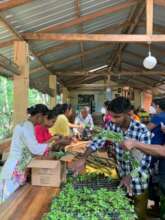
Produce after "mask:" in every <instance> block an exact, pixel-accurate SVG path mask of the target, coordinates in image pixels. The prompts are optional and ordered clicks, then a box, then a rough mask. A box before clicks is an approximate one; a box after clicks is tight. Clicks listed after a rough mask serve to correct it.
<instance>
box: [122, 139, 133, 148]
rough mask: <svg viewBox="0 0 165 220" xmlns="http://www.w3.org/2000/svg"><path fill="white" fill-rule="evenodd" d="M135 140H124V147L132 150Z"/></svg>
mask: <svg viewBox="0 0 165 220" xmlns="http://www.w3.org/2000/svg"><path fill="white" fill-rule="evenodd" d="M135 143H136V141H135V140H132V139H127V140H124V141H123V142H122V147H123V148H124V149H126V150H132V149H133V148H134V147H135Z"/></svg>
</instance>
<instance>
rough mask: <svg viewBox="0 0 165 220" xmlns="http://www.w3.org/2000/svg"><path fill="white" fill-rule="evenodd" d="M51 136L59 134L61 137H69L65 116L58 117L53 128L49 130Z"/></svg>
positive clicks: (67, 122)
mask: <svg viewBox="0 0 165 220" xmlns="http://www.w3.org/2000/svg"><path fill="white" fill-rule="evenodd" d="M49 131H50V133H51V134H52V135H55V134H59V135H63V136H70V128H69V121H68V119H67V117H66V116H65V115H63V114H62V115H59V116H58V117H57V119H56V122H55V123H54V125H53V127H51V128H50V129H49Z"/></svg>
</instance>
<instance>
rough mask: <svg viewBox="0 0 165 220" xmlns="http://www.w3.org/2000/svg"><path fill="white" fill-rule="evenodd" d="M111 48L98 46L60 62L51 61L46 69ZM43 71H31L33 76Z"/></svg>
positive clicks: (106, 45) (36, 69) (38, 68)
mask: <svg viewBox="0 0 165 220" xmlns="http://www.w3.org/2000/svg"><path fill="white" fill-rule="evenodd" d="M111 46H112V44H103V45H100V46H97V47H95V48H92V49H89V50H86V51H84V52H83V53H79V54H74V55H71V56H70V57H66V58H64V59H60V60H57V61H51V62H50V63H47V64H46V67H47V68H49V67H53V66H55V65H58V64H63V63H66V62H68V61H71V60H74V59H76V58H81V56H84V55H88V54H90V53H93V52H96V51H98V50H101V49H104V48H107V47H111ZM41 69H42V67H37V68H34V69H32V70H31V74H32V73H34V72H37V71H40V70H41Z"/></svg>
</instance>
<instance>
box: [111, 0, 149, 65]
mask: <svg viewBox="0 0 165 220" xmlns="http://www.w3.org/2000/svg"><path fill="white" fill-rule="evenodd" d="M143 1H144V0H143ZM143 1H142V0H141V1H139V2H138V4H137V6H136V8H135V9H134V10H132V11H131V12H130V15H129V18H128V21H129V22H130V26H128V27H124V28H123V30H122V34H131V33H133V32H134V30H135V29H136V27H137V25H138V23H139V20H140V19H141V16H142V14H143V12H144V9H145V4H144V2H143ZM126 46H127V44H126V43H124V44H122V43H119V44H117V46H115V49H114V52H113V53H112V55H111V56H110V59H109V61H108V65H109V66H110V67H111V69H113V67H114V66H115V64H116V63H118V64H119V65H121V56H122V52H123V50H124V49H125V48H126Z"/></svg>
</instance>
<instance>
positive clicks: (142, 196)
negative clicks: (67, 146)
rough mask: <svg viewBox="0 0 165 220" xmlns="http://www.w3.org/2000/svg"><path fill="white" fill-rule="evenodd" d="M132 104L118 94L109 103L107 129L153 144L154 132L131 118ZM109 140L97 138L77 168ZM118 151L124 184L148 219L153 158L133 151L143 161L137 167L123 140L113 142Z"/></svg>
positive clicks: (143, 216) (142, 213) (141, 212)
mask: <svg viewBox="0 0 165 220" xmlns="http://www.w3.org/2000/svg"><path fill="white" fill-rule="evenodd" d="M130 110H131V103H130V101H129V100H128V99H127V98H124V97H118V98H116V99H114V100H112V101H111V103H110V105H109V106H108V111H110V113H111V116H112V120H111V122H108V123H107V124H106V125H105V129H107V130H111V131H115V132H120V133H122V134H123V136H124V137H125V139H127V138H132V139H134V140H138V141H140V142H142V143H145V144H150V140H151V133H150V131H149V130H148V129H147V128H146V126H145V125H143V124H141V123H139V122H137V121H134V120H132V119H131V117H130V114H129V112H130ZM104 144H105V139H103V138H99V139H98V138H96V139H94V140H93V142H92V143H91V145H90V146H89V148H88V149H87V151H86V152H85V154H84V156H83V159H81V160H80V161H78V162H77V164H76V165H75V171H80V170H81V169H82V167H83V165H84V164H85V161H86V158H87V157H88V156H89V154H90V153H92V152H93V151H95V150H97V149H100V148H102V147H103V146H104ZM113 147H114V150H115V156H116V160H117V163H118V168H119V175H120V177H121V182H120V185H121V186H123V187H125V188H126V189H127V192H128V193H131V194H132V195H133V198H134V202H135V210H136V212H137V215H138V217H139V219H140V220H143V219H144V220H145V219H146V209H147V200H148V196H147V188H148V177H149V167H150V161H151V157H150V156H149V155H145V154H143V153H142V152H140V151H138V150H133V151H132V152H131V153H132V155H133V157H134V158H135V159H136V160H138V161H139V163H138V164H139V166H138V167H137V168H136V172H135V174H133V173H134V169H133V166H132V161H130V160H129V158H127V159H126V157H125V151H124V150H123V148H122V145H121V144H119V143H114V144H113Z"/></svg>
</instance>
